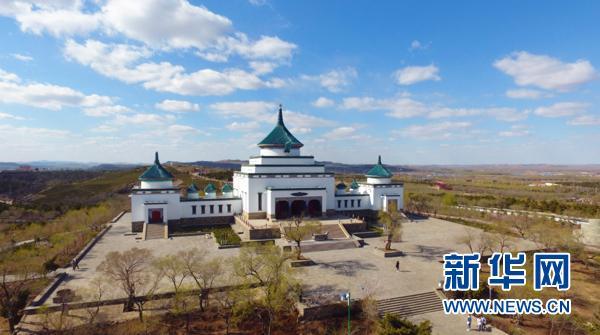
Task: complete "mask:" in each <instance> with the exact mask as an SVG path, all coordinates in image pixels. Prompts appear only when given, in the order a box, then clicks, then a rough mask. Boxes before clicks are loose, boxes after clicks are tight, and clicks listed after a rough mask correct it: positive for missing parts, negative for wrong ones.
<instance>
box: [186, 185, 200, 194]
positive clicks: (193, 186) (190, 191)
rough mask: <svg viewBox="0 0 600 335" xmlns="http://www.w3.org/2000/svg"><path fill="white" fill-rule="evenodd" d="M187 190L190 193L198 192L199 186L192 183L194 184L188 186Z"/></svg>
mask: <svg viewBox="0 0 600 335" xmlns="http://www.w3.org/2000/svg"><path fill="white" fill-rule="evenodd" d="M187 192H188V194H191V193H198V187H197V186H196V184H194V183H192V185H190V186H188V188H187Z"/></svg>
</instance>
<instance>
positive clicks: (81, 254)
mask: <svg viewBox="0 0 600 335" xmlns="http://www.w3.org/2000/svg"><path fill="white" fill-rule="evenodd" d="M110 228H112V225H111V224H109V225H108V226H106V227H104V229H102V230H101V231H100V232H99V233H98V234H97V235H96V236H94V238H92V240H91V241H89V242H88V244H86V245H85V247H83V249H81V251H80V252H79V253H78V254H77V256H75V257H74V258H73V260H74V261H75V263H79V261H81V259H82V258H83V257H85V255H87V253H88V252H90V250H91V249H92V248H93V247H94V245H96V243H98V241H99V240H100V239H101V238H102V236H104V234H106V232H107V231H109V230H110ZM67 267H68V266H67Z"/></svg>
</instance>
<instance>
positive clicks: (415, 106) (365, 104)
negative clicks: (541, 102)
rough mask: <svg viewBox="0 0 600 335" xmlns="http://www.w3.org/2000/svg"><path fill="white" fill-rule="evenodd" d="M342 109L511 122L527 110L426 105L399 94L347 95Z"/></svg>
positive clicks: (525, 115) (393, 114)
mask: <svg viewBox="0 0 600 335" xmlns="http://www.w3.org/2000/svg"><path fill="white" fill-rule="evenodd" d="M341 108H342V109H356V110H358V111H377V110H382V111H385V112H386V115H387V116H390V117H395V118H398V119H404V118H411V117H416V116H426V117H428V118H430V119H439V118H448V117H466V116H475V115H484V116H490V117H494V118H496V119H498V120H501V121H507V122H513V121H519V120H523V119H524V118H526V117H527V112H526V111H524V112H521V111H519V110H517V109H515V108H506V107H490V108H451V107H445V106H440V105H426V104H424V103H422V102H420V101H417V100H414V99H412V98H409V97H407V96H406V95H400V96H399V97H396V98H391V99H375V98H373V97H348V98H344V99H343V101H342V105H341Z"/></svg>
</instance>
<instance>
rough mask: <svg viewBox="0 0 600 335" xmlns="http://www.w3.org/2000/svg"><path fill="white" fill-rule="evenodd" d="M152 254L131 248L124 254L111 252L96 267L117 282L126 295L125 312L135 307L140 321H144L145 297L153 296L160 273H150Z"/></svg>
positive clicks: (144, 250)
mask: <svg viewBox="0 0 600 335" xmlns="http://www.w3.org/2000/svg"><path fill="white" fill-rule="evenodd" d="M152 260H153V257H152V252H150V250H148V249H139V248H133V249H130V250H127V251H124V252H118V251H111V252H109V253H108V254H107V255H106V258H105V259H104V261H102V263H100V265H99V266H98V271H99V272H101V273H104V274H105V275H106V276H108V277H109V278H110V279H111V280H114V281H115V282H118V283H119V284H120V285H121V289H122V290H123V292H124V293H125V294H126V295H127V303H126V305H125V309H126V310H129V311H130V310H133V306H134V305H135V306H136V307H137V310H138V315H139V318H140V321H143V320H144V304H145V303H146V300H147V297H148V296H151V295H152V294H154V292H155V291H156V289H157V288H158V283H159V281H160V279H161V278H162V273H157V272H153V271H150V268H151V267H150V264H151V263H152Z"/></svg>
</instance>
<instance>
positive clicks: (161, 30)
mask: <svg viewBox="0 0 600 335" xmlns="http://www.w3.org/2000/svg"><path fill="white" fill-rule="evenodd" d="M0 6H1V7H0V15H5V16H10V17H13V18H14V19H15V20H16V21H17V22H19V24H20V28H21V30H22V31H24V32H29V33H33V34H38V35H39V34H43V33H48V34H50V35H53V36H57V37H58V36H73V35H84V36H85V35H89V34H90V33H92V32H101V33H104V34H106V35H109V36H113V35H118V34H120V35H122V36H124V37H126V38H128V39H131V40H135V41H138V42H142V43H143V44H144V45H145V46H148V47H150V48H151V49H153V50H165V51H170V50H173V49H181V50H188V49H193V50H196V51H197V54H198V55H199V56H201V57H203V58H205V59H207V60H210V61H226V60H227V58H228V57H229V56H230V55H232V54H238V55H240V56H242V57H244V58H247V59H271V60H287V59H289V58H290V57H291V56H292V53H293V51H294V50H295V49H296V48H297V46H296V45H295V44H293V43H290V42H287V41H283V40H282V39H280V38H279V37H277V36H261V37H260V38H259V39H257V40H251V39H249V38H248V37H247V36H246V34H244V33H241V32H235V31H234V30H233V24H232V22H231V20H229V19H228V18H226V17H224V16H221V15H218V14H215V13H213V12H211V11H210V10H208V9H207V8H205V7H204V6H195V5H193V4H191V3H190V2H189V1H187V0H144V1H122V0H106V1H96V2H95V4H91V3H85V2H84V1H80V0H73V1H71V0H67V1H44V0H14V1H5V2H4V3H2V4H0Z"/></svg>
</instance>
